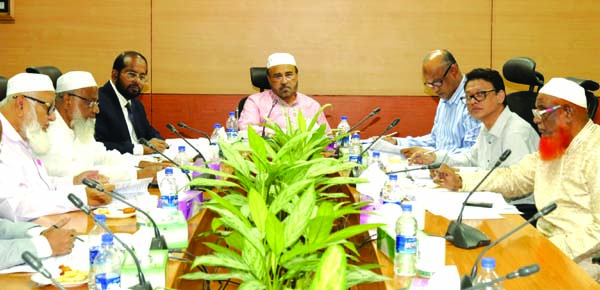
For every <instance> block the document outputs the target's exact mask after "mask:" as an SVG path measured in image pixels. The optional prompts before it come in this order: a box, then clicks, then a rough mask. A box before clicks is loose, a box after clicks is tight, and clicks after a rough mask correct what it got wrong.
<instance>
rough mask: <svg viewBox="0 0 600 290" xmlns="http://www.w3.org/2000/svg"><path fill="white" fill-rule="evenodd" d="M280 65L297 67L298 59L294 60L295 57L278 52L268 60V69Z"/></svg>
mask: <svg viewBox="0 0 600 290" xmlns="http://www.w3.org/2000/svg"><path fill="white" fill-rule="evenodd" d="M280 64H291V65H293V66H296V59H294V56H293V55H291V54H289V53H285V52H276V53H274V54H271V55H269V59H267V69H269V68H271V67H273V66H276V65H280Z"/></svg>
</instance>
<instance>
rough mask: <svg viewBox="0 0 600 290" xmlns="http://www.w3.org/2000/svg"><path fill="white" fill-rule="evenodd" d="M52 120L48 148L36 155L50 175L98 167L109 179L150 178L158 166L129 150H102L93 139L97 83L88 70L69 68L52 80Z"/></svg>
mask: <svg viewBox="0 0 600 290" xmlns="http://www.w3.org/2000/svg"><path fill="white" fill-rule="evenodd" d="M56 110H57V114H56V120H55V121H54V122H52V124H51V125H50V127H49V128H48V135H49V136H50V143H51V146H50V150H49V151H48V152H47V153H46V154H42V155H40V156H39V157H40V158H41V159H42V160H43V161H44V166H45V167H46V170H47V171H48V174H50V175H51V176H59V177H68V176H73V175H75V174H77V173H79V172H82V171H83V170H86V169H91V168H94V169H98V170H99V171H100V172H101V173H102V174H103V175H105V176H107V177H109V179H110V181H111V182H117V181H130V180H134V179H137V178H153V177H155V176H156V172H157V171H159V170H161V169H162V167H161V166H158V165H150V166H147V167H145V168H143V169H140V170H137V168H136V167H137V166H139V165H143V164H139V163H138V162H137V158H135V157H134V156H133V155H131V154H129V153H125V154H121V153H120V152H119V151H117V150H106V147H104V144H102V143H100V142H97V141H96V140H95V139H94V130H95V123H96V114H98V112H99V111H100V109H99V108H98V85H97V84H96V81H95V80H94V77H93V76H92V74H91V73H89V72H85V71H72V72H68V73H65V74H63V75H62V76H60V78H58V80H57V82H56Z"/></svg>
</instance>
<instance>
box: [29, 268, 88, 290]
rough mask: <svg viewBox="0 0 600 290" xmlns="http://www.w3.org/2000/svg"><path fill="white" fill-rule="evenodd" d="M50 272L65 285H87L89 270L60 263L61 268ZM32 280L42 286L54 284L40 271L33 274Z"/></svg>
mask: <svg viewBox="0 0 600 290" xmlns="http://www.w3.org/2000/svg"><path fill="white" fill-rule="evenodd" d="M50 272H51V274H52V277H53V278H54V279H56V281H57V282H58V283H60V284H61V285H63V286H64V287H77V286H81V285H85V284H87V282H88V271H82V270H74V269H71V267H69V266H65V265H60V266H59V269H57V270H54V271H50ZM31 281H33V282H35V283H37V284H38V285H40V286H43V285H50V284H52V281H50V279H48V278H46V277H44V275H42V274H40V273H35V274H33V275H31Z"/></svg>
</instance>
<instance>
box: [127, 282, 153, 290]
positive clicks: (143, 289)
mask: <svg viewBox="0 0 600 290" xmlns="http://www.w3.org/2000/svg"><path fill="white" fill-rule="evenodd" d="M129 289H131V290H152V285H150V282H146V283H145V284H137V285H135V286H131V287H129Z"/></svg>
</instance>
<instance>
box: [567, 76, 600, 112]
mask: <svg viewBox="0 0 600 290" xmlns="http://www.w3.org/2000/svg"><path fill="white" fill-rule="evenodd" d="M567 79H568V80H572V81H574V82H575V83H577V84H578V85H580V86H581V87H583V89H584V90H585V98H586V99H587V109H588V116H589V117H590V119H592V120H593V119H594V117H595V116H596V111H597V110H598V97H596V95H594V93H593V91H597V90H598V89H599V88H600V85H598V83H597V82H595V81H593V80H586V79H580V78H577V77H567Z"/></svg>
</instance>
